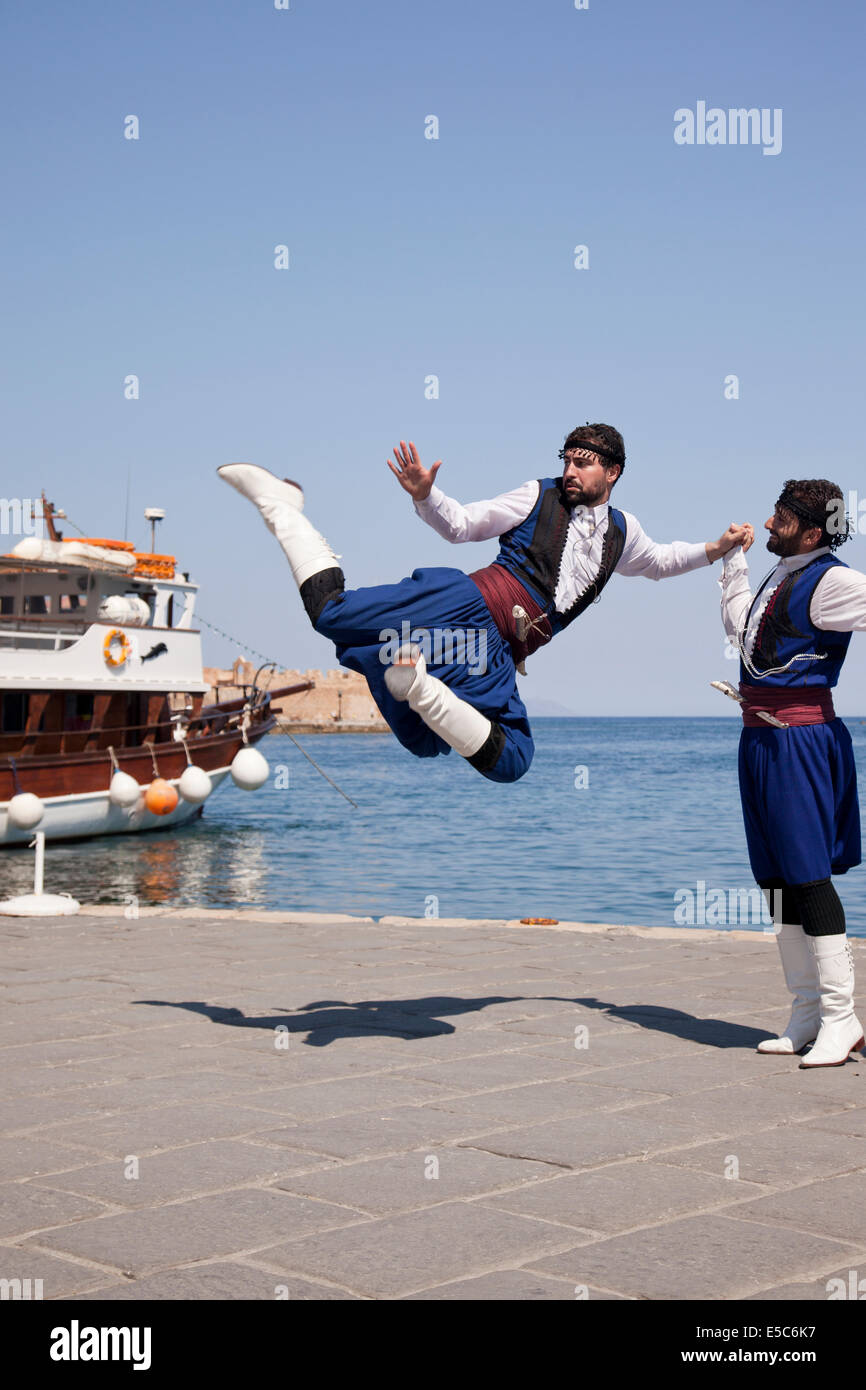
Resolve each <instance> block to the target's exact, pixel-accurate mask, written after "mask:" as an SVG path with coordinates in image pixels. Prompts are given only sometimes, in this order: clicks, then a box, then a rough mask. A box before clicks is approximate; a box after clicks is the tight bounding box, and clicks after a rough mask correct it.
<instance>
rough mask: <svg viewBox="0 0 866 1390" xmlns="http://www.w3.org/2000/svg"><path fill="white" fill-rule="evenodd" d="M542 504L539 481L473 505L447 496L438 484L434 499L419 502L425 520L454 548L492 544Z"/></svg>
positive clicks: (419, 512) (416, 504) (418, 510)
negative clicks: (463, 503)
mask: <svg viewBox="0 0 866 1390" xmlns="http://www.w3.org/2000/svg"><path fill="white" fill-rule="evenodd" d="M537 501H538V482H537V480H534V481H532V482H529V483H523V485H522V486H521V487H517V488H515V489H514V491H513V492H503V493H502V495H501V497H493V498H490V499H489V500H488V501H485V502H469V503H468V504H467V505H466V506H463V505H462V503H460V502H455V501H454V498H453V497H446V496H445V493H444V492H443V491H442V489H441V488H438V487H437V486H436V484H435V483H434V484H433V487H432V488H431V489H430V496H429V497H426V498H425V499H424V501H423V502H416V503H415V510H416V512H417V513H418V515H419V516H420V518H421V520H422V521H426V522H427V525H428V526H432V527H433V530H434V531H436V532H438V534H439V535H440V536H443V537H444V538H445V540H446V541H451V542H452V544H453V545H460V544H462V543H463V542H464V541H489V540H491V539H492V538H493V537H494V536H501V535H502V534H503V532H505V531H510V530H511V528H512V526H518V525H519V524H520V522H521V521H525V520H526V518H527V517H528V516H529V513H530V512H531V511H532V508H533V507H534V506H535V504H536V502H537Z"/></svg>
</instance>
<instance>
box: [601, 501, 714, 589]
mask: <svg viewBox="0 0 866 1390" xmlns="http://www.w3.org/2000/svg"><path fill="white" fill-rule="evenodd" d="M623 515H624V516H625V520H626V528H627V529H626V542H625V547H624V549H623V552H622V555H621V556H620V561H619V564H618V565H617V567H616V572H617V574H627V575H629V576H634V575H640V576H642V577H643V578H644V579H672V578H673V577H674V575H677V574H688V572H689V570H696V569H700V568H701V567H702V566H703V565H708V564H709V563H710V562H709V560H708V558H707V548H706V546H705V545H704V544H703V542H702V541H697V542H695V543H692V542H690V541H670V542H669V543H668V544H664V545H660V544H658V543H657V542H656V541H653V540H650V538H649V536H648V535H647V534H646V532H645V531H644V529H643V527H642V526H641V524H640V522H639V521H638V519H637V517H634V516H632V515H631V512H624V513H623Z"/></svg>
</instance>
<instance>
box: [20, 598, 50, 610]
mask: <svg viewBox="0 0 866 1390" xmlns="http://www.w3.org/2000/svg"><path fill="white" fill-rule="evenodd" d="M50 608H51V596H50V594H25V595H24V612H25V613H48V612H50Z"/></svg>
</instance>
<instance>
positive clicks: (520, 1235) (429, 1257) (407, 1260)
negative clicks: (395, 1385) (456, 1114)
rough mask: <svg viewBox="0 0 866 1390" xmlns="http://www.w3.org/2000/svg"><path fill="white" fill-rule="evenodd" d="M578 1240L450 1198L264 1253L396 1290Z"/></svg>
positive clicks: (373, 1288)
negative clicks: (445, 1202) (405, 1213)
mask: <svg viewBox="0 0 866 1390" xmlns="http://www.w3.org/2000/svg"><path fill="white" fill-rule="evenodd" d="M573 1241H574V1233H573V1232H564V1231H563V1229H562V1228H561V1227H555V1226H551V1225H549V1224H548V1223H547V1222H543V1221H532V1220H528V1219H526V1218H525V1217H520V1216H511V1215H509V1214H507V1213H505V1212H493V1211H486V1210H485V1209H484V1208H483V1207H479V1206H477V1205H475V1204H473V1203H464V1202H457V1203H453V1202H449V1203H447V1204H445V1205H443V1206H438V1207H432V1208H430V1209H428V1210H427V1211H418V1212H411V1213H408V1214H407V1215H405V1216H395V1217H392V1218H390V1219H387V1220H380V1221H369V1222H367V1223H366V1224H365V1225H364V1226H363V1227H360V1226H355V1227H349V1228H344V1229H343V1230H342V1231H332V1232H330V1233H326V1234H324V1235H321V1236H313V1237H310V1238H309V1239H307V1240H299V1241H293V1242H292V1243H291V1244H290V1245H283V1246H274V1247H273V1248H272V1249H270V1250H268V1251H267V1252H263V1257H264V1258H266V1259H267V1261H268V1263H269V1264H271V1265H278V1266H279V1267H281V1268H284V1269H285V1270H286V1271H287V1272H291V1273H292V1274H296V1275H301V1276H305V1275H306V1276H308V1277H316V1276H319V1277H321V1278H324V1279H329V1280H334V1281H335V1282H337V1281H339V1283H340V1284H341V1285H342V1286H343V1287H345V1288H347V1289H349V1290H351V1291H353V1292H365V1293H367V1294H372V1296H373V1297H376V1298H392V1297H399V1296H400V1295H402V1294H408V1293H416V1292H420V1291H421V1290H422V1289H426V1288H430V1287H431V1286H433V1285H439V1284H443V1283H445V1282H447V1281H448V1280H453V1279H457V1278H461V1277H463V1278H466V1277H469V1276H472V1275H476V1274H486V1273H490V1272H492V1271H493V1270H495V1269H496V1268H497V1267H508V1266H512V1265H514V1264H518V1263H525V1262H527V1261H529V1260H532V1259H535V1258H537V1257H538V1255H539V1254H540V1253H542V1252H543V1251H550V1250H554V1249H557V1248H558V1249H563V1248H567V1247H568V1246H570V1245H571V1244H572V1243H573Z"/></svg>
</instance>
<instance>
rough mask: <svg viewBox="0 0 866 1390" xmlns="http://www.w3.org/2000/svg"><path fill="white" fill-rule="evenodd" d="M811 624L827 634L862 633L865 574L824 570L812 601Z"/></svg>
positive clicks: (865, 616)
mask: <svg viewBox="0 0 866 1390" xmlns="http://www.w3.org/2000/svg"><path fill="white" fill-rule="evenodd" d="M812 621H813V623H814V624H815V626H816V627H819V628H822V629H823V630H825V631H827V632H866V574H861V573H860V571H859V570H851V569H842V568H841V567H840V566H838V565H834V566H833V568H832V569H829V570H827V573H826V574H825V575H823V576H822V577H821V579H819V580H818V583H817V586H816V588H815V593H814V595H813V597H812Z"/></svg>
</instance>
